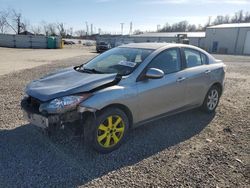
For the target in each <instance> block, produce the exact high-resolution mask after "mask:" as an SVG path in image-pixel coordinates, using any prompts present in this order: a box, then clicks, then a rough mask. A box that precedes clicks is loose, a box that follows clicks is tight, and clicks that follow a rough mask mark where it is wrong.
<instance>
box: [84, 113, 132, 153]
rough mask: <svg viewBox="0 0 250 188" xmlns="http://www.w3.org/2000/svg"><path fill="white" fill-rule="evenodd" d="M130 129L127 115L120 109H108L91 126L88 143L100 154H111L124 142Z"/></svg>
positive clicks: (89, 127)
mask: <svg viewBox="0 0 250 188" xmlns="http://www.w3.org/2000/svg"><path fill="white" fill-rule="evenodd" d="M128 127H129V121H128V117H127V116H126V114H125V113H124V112H123V111H122V110H120V109H118V108H107V109H106V110H104V111H102V112H101V113H100V114H99V115H97V117H96V122H95V121H92V123H90V124H89V126H88V129H90V131H87V135H86V136H87V139H88V143H90V144H91V145H92V146H93V148H94V149H95V150H97V151H98V152H100V153H109V152H111V151H113V150H115V149H117V148H118V147H120V145H121V144H122V143H123V142H124V139H125V138H126V135H127V131H128Z"/></svg>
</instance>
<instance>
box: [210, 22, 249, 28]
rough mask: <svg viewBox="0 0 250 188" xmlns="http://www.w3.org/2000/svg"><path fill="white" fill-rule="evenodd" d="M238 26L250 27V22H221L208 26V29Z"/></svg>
mask: <svg viewBox="0 0 250 188" xmlns="http://www.w3.org/2000/svg"><path fill="white" fill-rule="evenodd" d="M237 27H250V23H231V24H220V25H214V26H210V27H207V29H217V28H218V29H219V28H237Z"/></svg>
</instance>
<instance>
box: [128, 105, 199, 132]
mask: <svg viewBox="0 0 250 188" xmlns="http://www.w3.org/2000/svg"><path fill="white" fill-rule="evenodd" d="M199 106H200V105H192V106H184V107H181V108H179V109H177V110H173V111H170V112H166V113H164V114H161V115H158V116H155V117H152V118H149V119H146V120H143V121H139V122H137V123H135V124H134V125H133V127H132V128H137V127H139V126H141V125H144V124H146V123H150V122H152V121H156V120H159V119H161V118H164V117H168V116H172V115H175V114H179V113H181V112H185V111H187V110H191V109H194V108H198V107H199Z"/></svg>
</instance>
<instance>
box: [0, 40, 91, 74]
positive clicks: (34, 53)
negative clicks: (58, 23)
mask: <svg viewBox="0 0 250 188" xmlns="http://www.w3.org/2000/svg"><path fill="white" fill-rule="evenodd" d="M93 49H94V47H85V46H83V45H74V46H71V45H67V46H66V45H65V48H63V49H50V50H48V49H18V48H2V47H0V75H3V74H7V73H10V72H13V71H18V70H22V69H27V68H32V67H36V66H39V65H44V64H48V63H51V62H53V61H57V60H63V59H66V58H72V57H78V56H84V55H88V54H89V52H92V51H94V50H93ZM10 65H11V66H10Z"/></svg>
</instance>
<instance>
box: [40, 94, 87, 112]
mask: <svg viewBox="0 0 250 188" xmlns="http://www.w3.org/2000/svg"><path fill="white" fill-rule="evenodd" d="M90 96H91V94H89V93H88V94H83V95H71V96H65V97H61V98H56V99H53V100H51V101H50V102H46V103H43V104H41V105H40V107H39V111H40V112H41V113H43V112H45V113H48V114H58V113H64V112H68V111H71V110H74V109H76V107H77V105H78V104H80V103H81V102H82V101H83V100H85V99H87V98H88V97H90Z"/></svg>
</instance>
